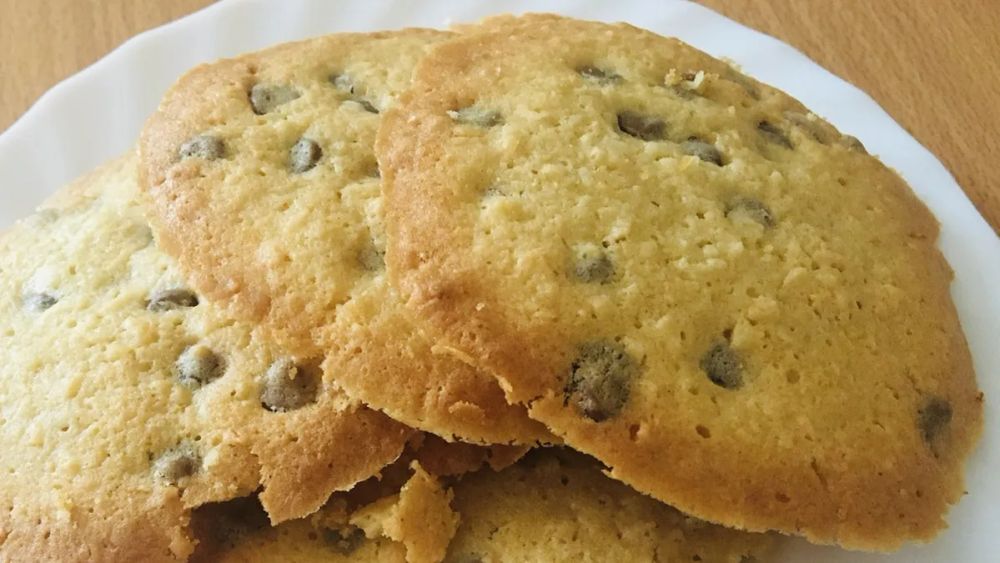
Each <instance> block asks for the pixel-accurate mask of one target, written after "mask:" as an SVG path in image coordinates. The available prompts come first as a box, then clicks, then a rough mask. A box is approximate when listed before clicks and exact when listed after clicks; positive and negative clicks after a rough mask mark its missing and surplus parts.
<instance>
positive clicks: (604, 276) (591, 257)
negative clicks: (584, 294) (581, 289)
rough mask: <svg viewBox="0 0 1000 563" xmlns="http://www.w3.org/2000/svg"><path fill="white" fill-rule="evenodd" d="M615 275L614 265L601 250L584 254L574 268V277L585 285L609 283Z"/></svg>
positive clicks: (577, 260)
mask: <svg viewBox="0 0 1000 563" xmlns="http://www.w3.org/2000/svg"><path fill="white" fill-rule="evenodd" d="M614 274H615V265H614V263H613V262H611V258H609V257H608V255H607V254H605V253H604V252H603V251H600V250H597V251H586V252H582V253H581V254H580V256H578V257H577V259H576V264H575V265H574V267H573V275H574V276H576V279H578V280H580V281H582V282H584V283H601V284H604V283H608V282H610V281H611V278H612V277H613V276H614Z"/></svg>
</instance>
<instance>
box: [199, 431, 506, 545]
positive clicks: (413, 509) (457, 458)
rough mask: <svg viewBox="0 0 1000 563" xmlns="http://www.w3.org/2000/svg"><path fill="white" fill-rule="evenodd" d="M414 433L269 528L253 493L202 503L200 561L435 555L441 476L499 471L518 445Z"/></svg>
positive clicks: (447, 518) (443, 520) (443, 530)
mask: <svg viewBox="0 0 1000 563" xmlns="http://www.w3.org/2000/svg"><path fill="white" fill-rule="evenodd" d="M516 450H519V449H518V448H513V447H511V446H490V447H485V446H474V445H471V444H463V443H460V442H451V443H448V442H445V441H443V440H442V439H440V438H437V437H435V436H433V435H429V434H417V435H415V436H414V437H413V438H411V439H410V440H409V442H408V443H407V448H406V451H405V452H404V453H403V455H402V456H400V458H399V459H398V460H396V462H394V463H393V464H392V465H390V466H388V467H386V468H385V469H384V470H383V471H381V472H380V473H379V475H377V476H375V477H372V478H371V479H368V480H367V481H365V482H363V483H359V484H358V485H357V486H356V487H355V488H353V489H351V490H350V491H346V492H341V493H335V494H334V495H333V496H332V497H331V498H330V500H329V502H328V503H327V504H326V505H325V506H324V507H323V508H322V509H320V510H319V511H317V512H316V513H315V514H313V515H312V516H310V517H309V518H307V519H303V520H295V521H291V522H286V523H283V524H281V525H279V526H277V527H274V528H272V527H270V526H269V525H268V522H267V518H266V516H265V515H264V512H263V509H262V508H261V506H260V504H259V503H257V501H256V499H255V498H254V497H247V498H241V499H236V500H233V501H228V502H225V503H218V504H214V505H207V506H204V507H201V508H199V509H198V510H196V511H195V513H194V515H193V516H192V528H193V529H194V532H195V534H196V536H197V538H198V540H199V543H198V548H197V550H196V551H195V553H194V555H193V556H192V559H191V560H192V561H193V562H200V561H205V562H208V561H213V562H215V561H342V560H350V561H404V560H405V561H409V563H418V562H423V561H440V560H441V559H443V558H444V555H445V552H446V550H447V548H448V543H449V541H450V540H451V538H452V536H453V535H454V533H455V528H456V525H457V517H456V516H455V514H454V512H453V511H452V509H451V507H450V503H451V499H452V495H451V492H450V491H448V490H446V489H445V488H444V485H443V484H442V481H444V480H449V482H450V480H453V479H454V478H455V477H456V476H459V475H463V474H466V473H470V472H474V471H477V470H479V469H480V468H483V467H487V466H488V467H490V468H491V470H492V471H498V470H500V469H504V468H506V467H508V466H509V464H513V463H514V462H516V460H517V459H519V458H520V457H521V456H523V454H524V451H523V450H520V451H516Z"/></svg>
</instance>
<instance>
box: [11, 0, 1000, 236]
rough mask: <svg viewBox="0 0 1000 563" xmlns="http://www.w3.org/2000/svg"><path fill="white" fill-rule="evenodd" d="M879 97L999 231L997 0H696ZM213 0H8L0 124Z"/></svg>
mask: <svg viewBox="0 0 1000 563" xmlns="http://www.w3.org/2000/svg"><path fill="white" fill-rule="evenodd" d="M698 1H699V2H700V3H702V4H704V5H706V6H708V7H710V8H712V9H714V10H716V11H718V12H720V13H722V14H724V15H726V16H728V17H730V18H732V19H734V20H736V21H739V22H741V23H744V24H746V25H748V26H750V27H753V28H756V29H759V30H760V31H763V32H764V33H768V34H770V35H773V36H775V37H777V38H779V39H781V40H783V41H785V42H787V43H789V44H791V45H793V46H795V47H796V48H798V49H799V50H801V51H803V52H804V53H805V54H806V55H808V56H809V57H810V58H812V59H813V60H815V61H816V62H818V63H819V64H820V65H822V66H824V67H826V68H827V69H829V70H830V71H832V72H834V73H835V74H837V75H839V76H841V77H843V78H845V79H847V80H848V81H849V82H852V83H853V84H856V85H857V86H859V87H861V88H862V89H863V90H865V91H866V92H868V93H869V94H871V96H872V97H873V98H875V100H877V101H878V102H879V103H880V104H881V105H882V107H883V108H885V109H886V111H888V112H889V114H891V115H892V116H893V117H894V118H895V119H896V120H897V121H898V122H899V123H901V124H902V125H903V127H905V128H906V129H907V130H908V131H909V132H910V133H911V134H912V135H913V136H914V137H916V138H917V139H918V140H920V142H922V143H923V144H924V145H926V146H927V147H928V148H930V150H931V151H932V152H934V154H936V155H937V156H938V158H940V159H941V161H942V162H944V164H945V166H947V167H948V169H949V170H950V171H951V172H952V174H954V175H955V177H956V178H957V179H958V183H959V184H960V185H961V186H962V188H963V189H964V190H965V192H966V193H967V194H968V195H969V197H970V198H971V199H972V201H973V203H975V205H976V207H977V208H978V209H979V211H980V212H981V213H982V214H983V215H984V216H985V217H986V219H987V221H989V223H990V224H991V225H992V226H993V228H994V230H995V231H997V232H1000V181H998V180H997V175H996V173H995V172H994V170H995V169H996V167H997V165H998V164H1000V162H998V161H1000V138H998V132H1000V34H998V33H997V30H1000V4H998V2H997V0H698ZM210 3H211V0H170V1H159V0H46V1H42V2H40V1H38V0H0V53H2V56H0V130H3V129H6V128H7V127H8V126H9V125H10V124H11V123H12V122H13V121H14V120H15V119H17V117H18V116H20V115H21V114H22V113H24V111H25V110H26V109H27V108H28V107H29V106H30V105H31V104H32V103H33V102H34V101H35V100H36V99H37V98H38V97H39V96H40V95H41V94H42V93H43V92H45V90H47V89H48V88H50V87H51V86H52V85H54V84H55V83H56V82H58V81H59V80H62V79H63V78H65V77H67V76H69V75H70V74H72V73H74V72H76V71H78V70H80V69H81V68H83V67H85V66H87V65H88V64H90V63H92V62H94V61H95V60H97V59H98V58H100V57H101V56H102V55H104V54H105V53H107V52H108V51H110V50H111V49H113V48H114V47H116V46H117V45H119V44H120V43H122V42H123V41H125V40H126V39H128V38H129V37H131V36H133V35H135V34H136V33H139V32H141V31H144V30H146V29H149V28H151V27H154V26H157V25H160V24H162V23H165V22H168V21H171V20H173V19H176V18H178V17H180V16H183V15H186V14H188V13H191V12H193V11H195V10H197V9H199V8H201V7H204V6H207V5H208V4H210Z"/></svg>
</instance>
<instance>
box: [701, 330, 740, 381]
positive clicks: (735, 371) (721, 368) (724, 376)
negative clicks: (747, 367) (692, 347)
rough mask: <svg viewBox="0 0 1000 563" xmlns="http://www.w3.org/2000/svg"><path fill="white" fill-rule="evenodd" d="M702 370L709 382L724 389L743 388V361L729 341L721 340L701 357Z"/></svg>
mask: <svg viewBox="0 0 1000 563" xmlns="http://www.w3.org/2000/svg"><path fill="white" fill-rule="evenodd" d="M700 365H701V369H702V370H704V372H705V374H706V375H708V379H709V381H711V382H712V383H714V384H716V385H718V386H719V387H722V388H724V389H739V388H740V387H742V386H743V360H742V359H741V358H740V356H739V354H738V353H737V352H736V351H735V350H733V349H732V347H731V346H730V345H729V342H728V341H725V340H721V341H719V342H716V343H715V344H713V345H712V347H711V348H709V350H708V352H706V353H705V355H704V356H702V357H701V364H700Z"/></svg>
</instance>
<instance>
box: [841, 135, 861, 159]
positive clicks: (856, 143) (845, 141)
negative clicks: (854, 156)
mask: <svg viewBox="0 0 1000 563" xmlns="http://www.w3.org/2000/svg"><path fill="white" fill-rule="evenodd" d="M838 143H840V145H842V146H845V147H847V148H849V149H851V150H852V151H858V152H860V153H863V154H868V149H866V148H865V145H864V144H863V143H862V142H861V141H860V140H859V139H858V138H857V137H855V136H853V135H843V136H841V137H840V140H839V141H838Z"/></svg>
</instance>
